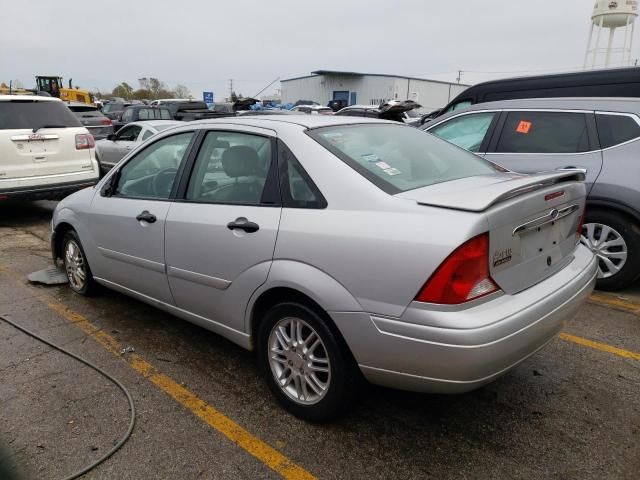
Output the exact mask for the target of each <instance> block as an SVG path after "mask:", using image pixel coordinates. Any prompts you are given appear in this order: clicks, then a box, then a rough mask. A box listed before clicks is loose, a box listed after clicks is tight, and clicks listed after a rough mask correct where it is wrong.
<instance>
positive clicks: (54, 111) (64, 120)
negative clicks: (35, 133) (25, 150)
mask: <svg viewBox="0 0 640 480" xmlns="http://www.w3.org/2000/svg"><path fill="white" fill-rule="evenodd" d="M44 126H48V127H81V126H82V124H81V123H80V121H79V120H78V119H77V118H76V116H75V115H74V114H73V113H72V112H71V110H69V109H68V108H67V106H66V105H65V104H64V103H62V102H55V101H54V102H51V101H49V102H42V101H33V100H9V101H7V102H0V129H3V130H4V129H18V128H41V127H44Z"/></svg>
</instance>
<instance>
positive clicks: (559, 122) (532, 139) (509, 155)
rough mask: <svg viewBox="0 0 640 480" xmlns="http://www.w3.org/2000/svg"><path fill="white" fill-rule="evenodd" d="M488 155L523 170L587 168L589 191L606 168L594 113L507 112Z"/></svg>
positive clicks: (506, 165) (510, 168) (492, 159)
mask: <svg viewBox="0 0 640 480" xmlns="http://www.w3.org/2000/svg"><path fill="white" fill-rule="evenodd" d="M485 157H486V158H487V159H489V160H491V161H493V162H495V163H498V164H500V165H503V166H504V167H506V168H508V169H509V170H512V171H514V172H520V173H535V172H543V171H551V170H559V169H568V168H580V169H583V170H585V171H586V183H587V192H589V191H590V190H591V188H592V187H593V184H594V182H595V181H596V179H597V178H598V175H600V171H601V170H602V152H601V151H600V150H599V146H598V142H597V139H596V133H595V120H594V116H593V113H592V112H579V111H543V110H518V111H505V112H503V114H502V118H501V120H500V124H499V125H498V127H497V131H496V134H495V135H494V136H493V138H492V141H491V145H490V146H489V151H488V152H487V154H486V155H485Z"/></svg>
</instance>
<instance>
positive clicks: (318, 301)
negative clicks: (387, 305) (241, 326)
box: [245, 260, 362, 345]
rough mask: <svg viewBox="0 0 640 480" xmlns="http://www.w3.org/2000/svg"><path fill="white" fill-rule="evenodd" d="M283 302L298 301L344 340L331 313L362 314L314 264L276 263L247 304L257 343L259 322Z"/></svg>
mask: <svg viewBox="0 0 640 480" xmlns="http://www.w3.org/2000/svg"><path fill="white" fill-rule="evenodd" d="M283 301H296V302H298V303H302V304H304V305H306V306H307V307H309V308H311V309H313V310H314V311H315V312H316V313H318V314H319V315H320V316H321V317H323V318H324V319H325V320H326V321H327V322H328V324H329V325H330V326H331V328H333V329H335V331H336V332H337V333H339V334H340V337H341V338H344V337H343V335H342V332H340V330H339V328H338V327H337V326H336V324H335V322H334V321H333V319H332V318H331V315H330V312H332V311H362V307H361V306H360V304H359V303H358V301H357V300H356V299H355V298H354V297H353V295H351V293H350V292H349V291H348V290H347V289H346V288H345V287H344V286H343V285H342V284H340V283H339V282H338V281H337V280H336V279H334V278H333V277H331V276H329V275H328V274H326V273H325V272H323V271H320V270H319V269H317V268H315V267H312V266H311V265H308V264H304V263H300V262H295V261H290V260H286V261H276V262H274V263H273V265H272V267H271V270H270V272H269V278H268V279H267V282H266V283H265V284H263V285H262V286H261V287H260V288H259V289H258V290H257V291H256V292H254V294H253V295H252V297H251V299H250V301H249V304H248V305H247V310H246V318H245V329H246V331H247V333H248V334H249V336H250V338H251V344H252V345H253V343H254V336H255V332H256V331H257V326H258V324H259V322H260V320H261V319H262V318H263V316H264V314H265V313H266V312H267V310H268V309H269V308H271V307H272V306H274V305H276V304H277V303H281V302H283Z"/></svg>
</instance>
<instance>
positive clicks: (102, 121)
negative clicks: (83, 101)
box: [100, 118, 113, 125]
mask: <svg viewBox="0 0 640 480" xmlns="http://www.w3.org/2000/svg"><path fill="white" fill-rule="evenodd" d="M100 125H113V123H112V122H111V120H109V119H108V118H103V119H102V120H100Z"/></svg>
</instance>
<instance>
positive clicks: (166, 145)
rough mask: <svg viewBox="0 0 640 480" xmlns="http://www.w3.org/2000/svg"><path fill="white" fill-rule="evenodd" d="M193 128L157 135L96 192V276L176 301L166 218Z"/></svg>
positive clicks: (93, 228) (91, 224)
mask: <svg viewBox="0 0 640 480" xmlns="http://www.w3.org/2000/svg"><path fill="white" fill-rule="evenodd" d="M194 136H195V133H194V132H193V131H188V132H181V133H176V134H174V135H170V136H167V137H163V138H160V139H158V140H157V141H155V142H153V143H151V144H150V145H149V146H147V147H146V148H144V149H143V150H141V151H140V152H138V153H137V154H136V155H134V156H133V157H131V158H130V159H128V160H127V162H126V163H125V164H124V165H122V166H120V167H118V170H117V171H116V172H114V174H112V176H111V177H110V179H111V180H112V182H113V183H112V184H111V185H110V188H109V190H111V191H109V192H108V191H106V190H105V189H103V190H102V191H101V192H100V194H98V195H95V197H94V199H93V202H92V204H91V215H90V216H89V230H90V233H91V236H92V237H93V240H94V243H95V244H96V245H97V247H98V250H99V252H100V256H99V257H98V258H96V259H95V260H94V261H92V265H91V268H92V270H93V274H94V276H96V277H98V278H102V279H104V280H107V281H109V282H113V283H115V284H117V285H121V286H123V287H125V288H128V289H130V290H133V291H135V292H138V293H140V294H142V295H145V296H147V297H150V298H153V299H156V300H159V301H161V302H164V303H168V304H173V299H172V297H171V292H170V290H169V285H168V283H167V277H166V273H165V262H164V253H165V239H164V234H165V219H166V216H167V212H168V211H169V206H170V204H171V201H170V198H171V195H172V192H173V187H174V184H175V182H176V179H177V178H178V172H179V170H180V167H181V165H182V162H183V161H184V158H185V157H186V155H187V152H188V151H189V149H190V145H191V142H192V140H193V138H194Z"/></svg>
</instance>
